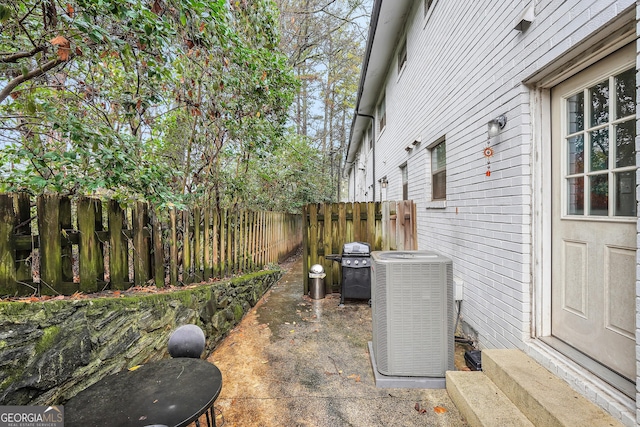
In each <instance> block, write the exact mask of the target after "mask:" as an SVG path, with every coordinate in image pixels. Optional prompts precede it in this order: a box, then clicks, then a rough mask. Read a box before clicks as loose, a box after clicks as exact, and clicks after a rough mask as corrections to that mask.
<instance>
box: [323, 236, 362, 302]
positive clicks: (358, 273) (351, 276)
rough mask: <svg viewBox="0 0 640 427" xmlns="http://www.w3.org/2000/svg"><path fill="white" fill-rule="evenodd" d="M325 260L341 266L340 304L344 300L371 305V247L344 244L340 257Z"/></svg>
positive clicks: (328, 256) (327, 257)
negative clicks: (359, 301) (365, 302)
mask: <svg viewBox="0 0 640 427" xmlns="http://www.w3.org/2000/svg"><path fill="white" fill-rule="evenodd" d="M325 258H326V259H331V260H333V261H336V262H339V263H340V265H341V266H342V284H341V285H342V291H341V294H340V304H344V300H345V299H361V300H369V303H371V247H370V246H369V244H368V243H363V242H351V243H345V244H344V245H343V246H342V254H341V255H327V256H326V257H325Z"/></svg>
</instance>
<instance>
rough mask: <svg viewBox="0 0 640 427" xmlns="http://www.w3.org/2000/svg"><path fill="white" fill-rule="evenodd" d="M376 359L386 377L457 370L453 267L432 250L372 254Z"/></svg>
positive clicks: (449, 261)
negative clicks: (454, 362)
mask: <svg viewBox="0 0 640 427" xmlns="http://www.w3.org/2000/svg"><path fill="white" fill-rule="evenodd" d="M371 261H372V264H371V297H372V318H373V353H374V354H373V356H374V358H375V364H376V365H377V368H378V372H379V373H381V374H383V375H388V376H400V377H403V376H407V377H437V378H442V377H444V376H445V372H446V371H448V370H454V364H453V357H454V345H455V343H454V341H455V340H454V330H453V328H454V323H455V322H454V304H455V302H454V295H453V288H454V287H453V266H452V262H451V260H450V259H448V258H445V257H444V256H441V255H438V254H437V253H435V252H431V251H382V252H381V251H376V252H372V253H371Z"/></svg>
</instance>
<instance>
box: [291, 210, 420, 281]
mask: <svg viewBox="0 0 640 427" xmlns="http://www.w3.org/2000/svg"><path fill="white" fill-rule="evenodd" d="M302 216H303V218H304V231H303V248H304V252H303V253H304V257H305V262H304V263H303V269H304V270H303V274H304V277H305V278H306V277H308V274H309V268H310V267H311V266H312V265H313V264H321V265H322V266H323V267H324V270H325V272H326V274H327V276H326V278H325V291H326V292H327V293H331V292H333V291H334V290H338V289H339V287H340V280H341V268H340V265H339V263H337V262H334V261H331V260H328V259H327V258H326V256H327V255H329V254H339V253H340V252H341V251H342V246H343V245H344V244H345V243H348V242H366V243H369V245H371V250H372V251H380V250H411V249H417V247H418V245H417V234H416V223H415V221H416V211H415V204H414V203H413V201H411V200H403V201H398V202H395V201H387V202H382V203H380V202H370V203H357V202H356V203H334V204H310V205H307V206H305V207H304V208H303V215H302ZM304 282H305V285H304V292H305V294H306V293H307V292H308V290H309V289H308V282H307V280H305V281H304Z"/></svg>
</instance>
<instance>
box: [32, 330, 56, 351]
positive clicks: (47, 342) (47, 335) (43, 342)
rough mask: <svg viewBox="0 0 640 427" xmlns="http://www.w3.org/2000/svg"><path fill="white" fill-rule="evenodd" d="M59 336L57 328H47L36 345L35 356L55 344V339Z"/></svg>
mask: <svg viewBox="0 0 640 427" xmlns="http://www.w3.org/2000/svg"><path fill="white" fill-rule="evenodd" d="M59 334H60V327H59V326H49V327H48V328H45V329H44V330H43V331H42V336H41V337H40V341H38V343H37V344H36V354H42V353H44V352H45V351H47V350H48V349H49V348H51V346H52V345H53V344H54V343H55V341H56V337H57V336H58V335H59Z"/></svg>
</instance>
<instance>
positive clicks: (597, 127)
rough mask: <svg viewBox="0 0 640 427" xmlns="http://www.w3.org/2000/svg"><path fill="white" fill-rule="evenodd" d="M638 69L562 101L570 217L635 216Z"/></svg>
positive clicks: (567, 205) (565, 178)
mask: <svg viewBox="0 0 640 427" xmlns="http://www.w3.org/2000/svg"><path fill="white" fill-rule="evenodd" d="M635 99H636V70H635V68H631V69H628V70H626V71H623V72H619V73H617V74H615V75H611V76H609V77H607V78H604V79H602V80H601V81H598V82H596V83H595V84H592V85H590V86H589V87H585V88H584V89H582V90H580V91H579V92H576V93H575V94H573V95H571V96H568V97H566V98H565V99H564V106H563V107H564V110H565V111H566V113H565V114H566V116H565V117H566V122H565V123H566V124H565V129H564V135H563V136H564V139H563V143H564V145H565V150H564V151H565V156H566V158H567V161H566V163H565V169H564V180H563V184H564V186H565V194H566V200H567V203H566V206H565V210H566V215H570V216H581V217H609V218H614V217H636V195H635V193H636V190H635V188H636V152H635V137H636V101H635Z"/></svg>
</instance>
